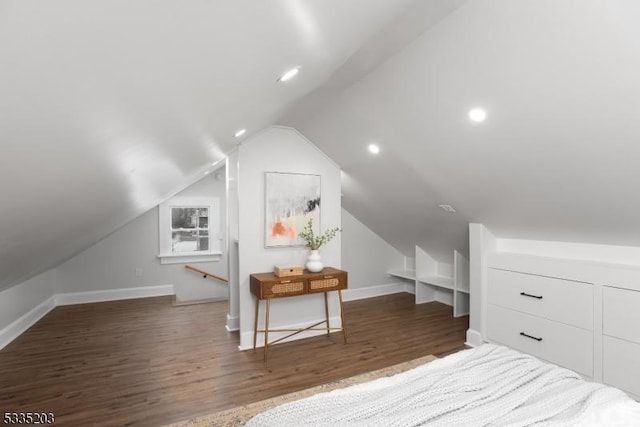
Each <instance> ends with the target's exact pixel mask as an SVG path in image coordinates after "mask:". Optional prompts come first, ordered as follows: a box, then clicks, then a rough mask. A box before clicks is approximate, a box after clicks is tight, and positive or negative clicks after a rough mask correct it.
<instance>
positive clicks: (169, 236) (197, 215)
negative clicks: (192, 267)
mask: <svg viewBox="0 0 640 427" xmlns="http://www.w3.org/2000/svg"><path fill="white" fill-rule="evenodd" d="M159 209H160V212H159V219H160V221H159V223H160V255H159V257H160V262H161V263H162V264H171V263H182V262H209V261H217V260H219V259H220V258H221V255H222V252H221V249H220V248H221V243H220V240H221V239H220V230H219V227H220V207H219V200H218V199H217V198H184V197H174V198H173V199H170V200H169V201H167V202H165V203H163V204H161V205H160V206H159Z"/></svg>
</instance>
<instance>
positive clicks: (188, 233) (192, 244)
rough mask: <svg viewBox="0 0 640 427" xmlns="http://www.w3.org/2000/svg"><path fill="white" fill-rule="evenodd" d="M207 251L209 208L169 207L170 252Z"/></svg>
mask: <svg viewBox="0 0 640 427" xmlns="http://www.w3.org/2000/svg"><path fill="white" fill-rule="evenodd" d="M208 251H209V208H208V207H204V206H197V207H187V206H176V207H172V208H171V253H172V254H174V255H175V254H182V253H185V252H186V253H197V252H208Z"/></svg>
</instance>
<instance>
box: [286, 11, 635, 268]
mask: <svg viewBox="0 0 640 427" xmlns="http://www.w3.org/2000/svg"><path fill="white" fill-rule="evenodd" d="M639 23H640V4H639V3H638V2H635V1H630V0H629V1H620V0H618V1H609V0H607V1H600V0H581V1H569V0H561V1H558V0H530V1H511V0H474V1H468V2H465V3H464V4H462V5H461V6H460V7H459V8H457V9H456V10H455V11H453V12H452V13H451V14H449V15H448V16H446V17H445V18H444V19H442V20H440V21H439V22H437V23H435V25H432V26H431V27H430V28H428V29H427V31H426V32H424V33H423V34H421V35H420V36H419V37H417V38H416V39H415V40H413V41H412V42H410V43H408V44H407V45H406V46H405V47H404V48H403V49H400V50H398V51H397V52H395V54H393V55H392V56H390V57H389V58H388V59H386V61H384V62H383V63H382V64H381V65H379V66H378V67H375V68H374V69H372V70H370V71H369V72H368V73H367V74H366V75H364V76H361V77H360V78H356V79H354V81H353V83H352V84H349V85H346V86H345V85H344V84H343V82H342V80H341V78H340V77H336V76H334V79H336V80H337V83H336V82H334V83H335V84H333V83H332V80H330V81H329V82H327V83H326V84H325V85H324V86H323V87H321V88H319V89H318V90H316V91H314V92H313V93H312V94H310V95H308V96H307V97H305V99H303V100H302V101H300V103H298V104H297V105H296V107H295V109H292V110H291V111H289V112H288V114H286V115H285V117H284V118H283V119H282V120H281V121H282V123H283V124H286V125H290V126H294V127H296V128H297V129H299V130H300V131H301V132H302V133H303V134H305V135H306V136H307V137H308V138H309V139H310V140H312V141H314V142H315V143H316V144H317V145H318V146H319V147H320V148H321V149H322V150H323V151H325V152H326V153H327V154H328V155H330V156H331V157H332V158H334V159H335V160H336V161H337V162H338V163H339V164H340V165H341V166H342V168H343V170H344V175H343V194H344V197H343V205H344V207H345V208H346V209H347V210H349V211H350V212H351V213H352V214H353V215H355V216H356V217H357V218H358V219H359V220H361V221H362V222H363V223H365V224H366V225H368V226H369V227H370V228H371V229H373V230H374V231H376V232H377V233H378V234H379V235H380V236H381V237H383V238H384V239H385V240H387V241H388V242H389V243H391V244H392V245H394V246H395V247H397V248H399V249H400V250H402V251H403V252H404V253H405V254H407V255H411V254H413V245H416V244H417V245H420V246H422V247H423V248H424V249H426V250H427V251H428V252H429V253H431V254H432V255H433V256H435V257H436V258H438V259H439V260H441V261H448V262H450V261H451V251H452V250H453V249H459V250H465V248H467V246H468V238H467V236H468V233H467V224H468V222H481V223H484V224H486V225H487V226H488V227H489V228H491V229H492V230H493V231H494V232H496V233H497V234H498V235H500V236H501V237H517V238H529V239H539V240H564V241H571V242H592V243H602V244H617V245H631V246H640V197H638V194H640V78H638V76H640V25H639ZM473 107H483V108H484V109H486V111H487V113H488V117H487V120H486V121H485V122H484V123H481V124H478V123H473V122H471V121H470V120H469V119H468V117H467V114H468V111H469V110H470V109H471V108H473ZM372 142H375V143H377V144H378V145H379V146H380V148H381V153H380V154H379V155H378V156H372V155H370V154H369V153H368V152H367V149H366V148H367V145H368V144H369V143H372ZM443 203H444V204H450V205H453V206H454V207H455V208H456V209H457V213H456V214H448V213H446V212H444V211H442V210H440V209H439V208H438V205H439V204H443Z"/></svg>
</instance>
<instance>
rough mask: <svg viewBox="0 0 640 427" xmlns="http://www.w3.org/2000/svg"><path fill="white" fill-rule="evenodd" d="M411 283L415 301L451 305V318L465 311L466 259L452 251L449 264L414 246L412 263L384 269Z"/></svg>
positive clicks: (467, 277) (467, 312)
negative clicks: (451, 261) (413, 261)
mask: <svg viewBox="0 0 640 427" xmlns="http://www.w3.org/2000/svg"><path fill="white" fill-rule="evenodd" d="M388 274H389V275H391V276H394V277H398V278H401V279H404V280H406V281H410V282H412V283H413V284H414V285H415V295H416V304H422V303H426V302H433V301H438V302H442V303H444V304H447V305H450V306H452V307H453V315H454V316H455V317H459V316H465V315H467V314H469V293H470V292H469V261H468V260H467V259H466V258H465V257H464V256H463V255H462V254H461V253H460V252H458V251H453V265H451V264H447V263H441V262H437V261H436V260H434V259H433V258H432V257H431V256H430V255H429V254H428V253H427V252H425V251H424V250H423V249H422V248H420V247H419V246H416V252H415V265H409V264H407V263H405V266H404V268H402V269H395V270H390V271H388Z"/></svg>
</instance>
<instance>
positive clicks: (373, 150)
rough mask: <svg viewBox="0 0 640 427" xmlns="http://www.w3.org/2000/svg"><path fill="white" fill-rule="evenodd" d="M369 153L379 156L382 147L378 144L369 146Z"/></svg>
mask: <svg viewBox="0 0 640 427" xmlns="http://www.w3.org/2000/svg"><path fill="white" fill-rule="evenodd" d="M369 152H370V153H371V154H378V153H379V152H380V147H378V146H377V145H376V144H369Z"/></svg>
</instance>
